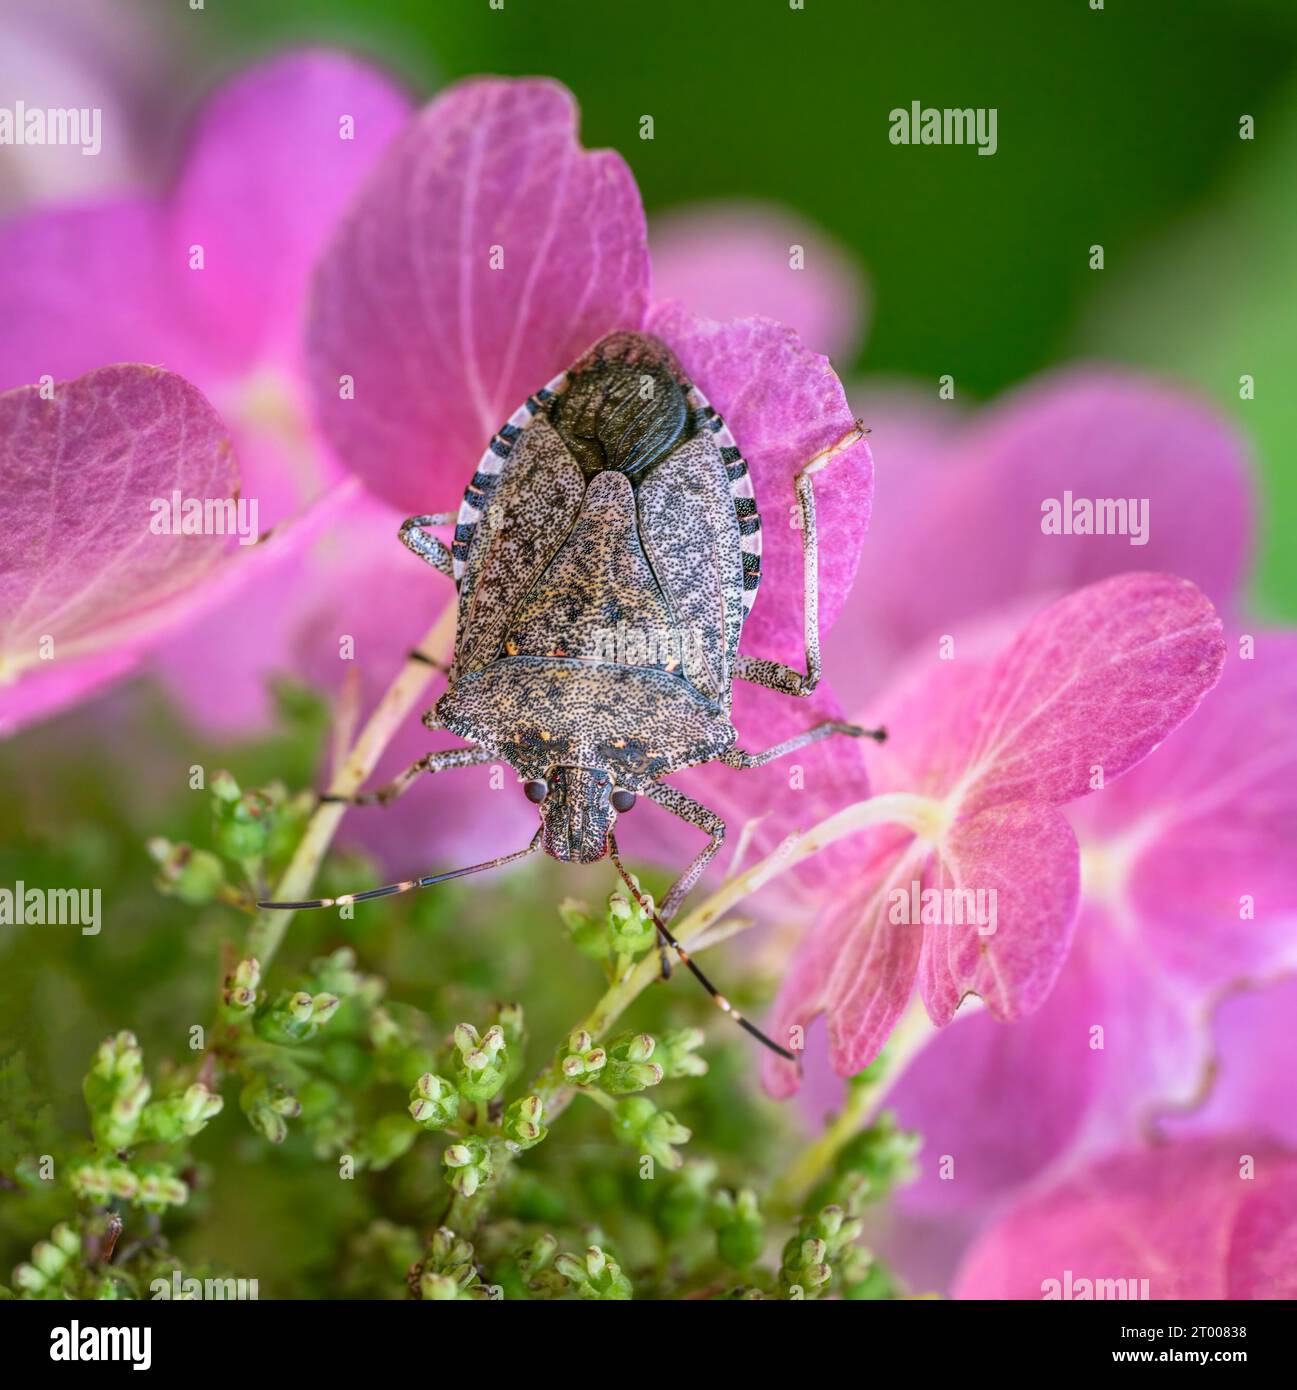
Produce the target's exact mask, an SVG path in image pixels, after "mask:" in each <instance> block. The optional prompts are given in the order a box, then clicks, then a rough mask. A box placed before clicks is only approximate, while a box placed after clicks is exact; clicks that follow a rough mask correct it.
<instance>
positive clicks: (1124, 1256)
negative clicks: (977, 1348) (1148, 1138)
mask: <svg viewBox="0 0 1297 1390" xmlns="http://www.w3.org/2000/svg"><path fill="white" fill-rule="evenodd" d="M1112 1280H1121V1281H1123V1283H1122V1284H1121V1285H1115V1284H1113V1283H1111V1282H1110V1281H1112ZM1118 1288H1124V1289H1125V1293H1124V1295H1123V1294H1122V1293H1119V1292H1117V1289H1118ZM954 1292H955V1297H956V1298H994V1299H1042V1298H1044V1299H1079V1298H1100V1297H1102V1298H1120V1297H1123V1296H1124V1297H1126V1298H1130V1299H1136V1298H1149V1299H1189V1298H1206V1299H1255V1298H1265V1299H1292V1298H1297V1155H1295V1154H1293V1153H1292V1152H1291V1151H1289V1150H1285V1149H1282V1148H1279V1147H1277V1146H1276V1145H1274V1144H1272V1143H1270V1142H1267V1141H1265V1140H1258V1139H1255V1138H1232V1139H1221V1140H1218V1141H1215V1142H1205V1141H1200V1142H1196V1143H1185V1144H1173V1145H1170V1146H1168V1147H1165V1148H1160V1149H1144V1150H1139V1151H1136V1152H1133V1153H1128V1154H1121V1155H1119V1156H1117V1157H1114V1158H1110V1159H1107V1160H1105V1161H1104V1162H1102V1163H1099V1164H1096V1165H1093V1166H1091V1167H1089V1168H1086V1169H1084V1170H1083V1171H1081V1172H1078V1173H1076V1174H1074V1175H1072V1176H1071V1177H1068V1178H1066V1179H1064V1180H1062V1181H1060V1182H1058V1183H1057V1184H1055V1185H1053V1186H1051V1187H1049V1188H1047V1189H1046V1190H1044V1191H1042V1192H1039V1193H1035V1194H1033V1195H1031V1196H1028V1197H1026V1198H1025V1199H1023V1200H1022V1201H1021V1202H1020V1203H1019V1204H1018V1205H1016V1206H1015V1207H1014V1208H1012V1209H1011V1210H1010V1211H1008V1212H1006V1213H1005V1215H1003V1216H1002V1217H1001V1218H1000V1219H999V1220H998V1221H997V1222H995V1224H994V1225H992V1226H991V1227H990V1228H989V1229H988V1230H987V1231H986V1232H985V1233H984V1234H983V1235H982V1236H981V1237H980V1238H979V1239H978V1241H977V1243H976V1244H975V1245H974V1246H973V1248H972V1250H970V1251H969V1254H968V1256H967V1258H966V1259H965V1261H964V1263H963V1265H962V1266H961V1268H960V1271H959V1274H958V1277H957V1278H956V1281H955V1290H954Z"/></svg>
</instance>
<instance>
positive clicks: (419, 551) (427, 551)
mask: <svg viewBox="0 0 1297 1390" xmlns="http://www.w3.org/2000/svg"><path fill="white" fill-rule="evenodd" d="M458 515H459V514H458V512H433V513H431V514H430V515H429V516H412V517H410V519H409V520H408V521H403V522H402V523H401V529H400V531H398V532H397V534H398V535H399V536H400V538H401V543H402V544H403V545H405V546H407V547H408V548H409V549H410V550H412V551H414V553H415V554H416V555H417V556H418V557H419V559H421V560H426V561H427V562H428V564H430V565H431V566H432V567H433V569H435V570H440V572H441V573H442V574H444V575H445V576H446V578H447V579H454V577H455V566H454V561H453V560H452V558H451V554H450V551H449V550H447V549H446V547H445V546H444V545H443V544H442V543H441V542H440V541H439V540H438V539H437V538H436V536H430V535H429V534H428V533H427V532H426V531H425V530H424V529H423V528H424V527H425V526H450V525H452V524H453V523H454V522H455V520H456V519H457V518H458Z"/></svg>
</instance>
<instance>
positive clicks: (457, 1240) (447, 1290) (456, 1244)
mask: <svg viewBox="0 0 1297 1390" xmlns="http://www.w3.org/2000/svg"><path fill="white" fill-rule="evenodd" d="M413 1283H414V1287H415V1292H416V1293H417V1295H418V1297H419V1298H421V1299H425V1300H427V1301H429V1302H437V1303H443V1302H451V1301H458V1300H462V1299H481V1298H486V1297H487V1291H486V1289H485V1287H484V1286H483V1285H482V1282H481V1280H480V1278H479V1277H478V1272H477V1266H476V1265H475V1264H474V1262H473V1247H472V1245H471V1244H470V1243H469V1242H468V1241H466V1240H463V1239H462V1238H461V1237H459V1236H457V1235H456V1234H455V1233H454V1231H452V1230H449V1229H448V1228H447V1227H445V1226H442V1227H441V1228H440V1229H439V1230H438V1231H437V1233H436V1234H435V1235H434V1236H433V1238H432V1243H431V1244H430V1245H429V1247H428V1253H427V1254H426V1255H425V1256H424V1258H423V1261H422V1263H421V1264H419V1265H418V1266H416V1268H415V1270H414V1279H413Z"/></svg>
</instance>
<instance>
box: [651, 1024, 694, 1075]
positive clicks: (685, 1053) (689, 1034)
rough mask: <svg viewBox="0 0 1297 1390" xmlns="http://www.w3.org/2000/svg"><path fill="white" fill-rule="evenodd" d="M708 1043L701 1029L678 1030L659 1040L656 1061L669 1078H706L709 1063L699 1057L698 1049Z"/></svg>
mask: <svg viewBox="0 0 1297 1390" xmlns="http://www.w3.org/2000/svg"><path fill="white" fill-rule="evenodd" d="M705 1041H706V1034H704V1032H703V1030H702V1029H701V1028H677V1029H676V1030H675V1031H674V1032H672V1033H667V1034H666V1035H665V1036H664V1037H661V1038H659V1039H658V1046H657V1052H656V1053H655V1054H654V1056H655V1058H656V1060H657V1061H658V1062H660V1063H661V1065H662V1072H663V1075H664V1076H667V1077H671V1078H674V1077H677V1076H705V1075H706V1074H707V1063H706V1062H705V1061H704V1060H703V1058H701V1057H699V1056H698V1055H697V1053H698V1049H699V1048H700V1047H701V1046H702V1045H703V1043H704V1042H705Z"/></svg>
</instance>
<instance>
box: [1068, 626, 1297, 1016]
mask: <svg viewBox="0 0 1297 1390" xmlns="http://www.w3.org/2000/svg"><path fill="white" fill-rule="evenodd" d="M1250 640H1251V641H1253V642H1254V643H1255V655H1254V656H1253V657H1251V658H1250V659H1243V658H1242V657H1240V656H1232V657H1231V658H1230V660H1229V661H1227V662H1226V664H1225V670H1224V674H1223V675H1222V677H1221V681H1220V684H1219V685H1218V686H1217V688H1216V689H1215V690H1214V691H1213V692H1212V694H1211V697H1210V698H1209V699H1208V700H1207V701H1206V702H1205V703H1204V705H1203V708H1202V709H1201V711H1200V712H1199V713H1198V715H1196V716H1195V718H1194V719H1193V720H1192V722H1191V723H1190V724H1189V725H1188V726H1187V727H1186V728H1185V729H1184V730H1183V731H1181V732H1178V733H1176V734H1174V735H1173V736H1172V737H1171V738H1170V739H1169V740H1168V742H1167V746H1166V747H1165V749H1162V750H1159V752H1158V754H1157V756H1156V757H1154V758H1150V759H1149V760H1148V761H1147V762H1146V763H1144V764H1142V765H1141V766H1140V767H1138V768H1136V769H1135V770H1134V771H1133V772H1131V773H1130V775H1129V776H1128V777H1124V778H1123V779H1122V780H1121V782H1120V783H1118V784H1117V785H1116V786H1114V787H1113V788H1111V790H1110V791H1105V793H1104V794H1103V796H1100V797H1094V798H1091V800H1090V802H1089V803H1088V804H1087V805H1086V806H1085V808H1084V813H1083V814H1082V815H1081V816H1080V817H1079V819H1078V826H1079V830H1080V833H1081V834H1082V836H1083V838H1084V839H1085V840H1086V842H1087V843H1088V844H1090V845H1092V846H1093V849H1092V851H1091V852H1092V854H1093V855H1094V856H1095V857H1096V859H1098V858H1100V857H1101V858H1102V861H1103V864H1104V865H1106V866H1107V868H1106V872H1107V874H1108V876H1109V878H1113V877H1115V883H1114V884H1113V887H1114V891H1117V892H1120V893H1122V894H1123V896H1124V897H1125V900H1126V903H1127V907H1128V911H1129V912H1130V913H1131V914H1132V915H1133V916H1135V917H1136V918H1137V919H1138V920H1139V922H1140V923H1141V926H1142V928H1143V932H1144V936H1145V939H1146V942H1147V945H1148V949H1150V950H1151V951H1154V952H1155V953H1156V954H1157V957H1158V959H1159V960H1160V961H1161V962H1162V965H1163V968H1164V969H1166V970H1168V971H1170V972H1172V973H1173V974H1174V975H1175V976H1176V977H1177V978H1178V979H1180V980H1182V981H1184V982H1185V983H1186V984H1190V985H1192V986H1196V988H1197V990H1198V992H1199V994H1200V995H1202V996H1204V997H1205V995H1206V994H1207V993H1209V992H1210V991H1212V990H1216V989H1220V988H1222V987H1225V986H1228V985H1231V984H1233V983H1235V982H1236V981H1238V980H1240V979H1242V978H1244V977H1248V976H1250V977H1251V978H1253V979H1263V978H1266V977H1267V976H1271V975H1274V974H1275V973H1277V972H1279V971H1281V970H1292V969H1297V853H1294V846H1297V720H1295V719H1294V717H1293V716H1294V711H1297V634H1293V633H1270V632H1265V631H1261V632H1257V633H1255V634H1253V635H1252V637H1251V639H1250ZM1080 810H1081V808H1078V811H1080Z"/></svg>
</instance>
